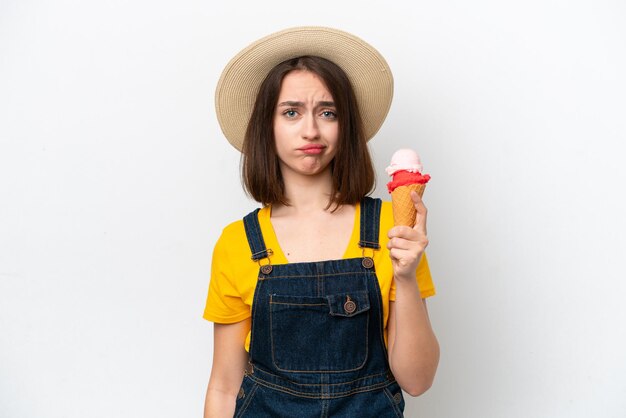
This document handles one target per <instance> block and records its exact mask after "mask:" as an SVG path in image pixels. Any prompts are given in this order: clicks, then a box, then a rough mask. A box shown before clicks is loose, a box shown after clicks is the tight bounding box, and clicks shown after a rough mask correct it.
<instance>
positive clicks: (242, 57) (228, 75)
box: [215, 26, 393, 151]
mask: <svg viewBox="0 0 626 418" xmlns="http://www.w3.org/2000/svg"><path fill="white" fill-rule="evenodd" d="M303 55H313V56H318V57H322V58H325V59H327V60H330V61H332V62H334V63H335V64H337V65H338V66H339V67H341V68H342V69H343V70H344V71H345V73H346V74H347V76H348V78H349V79H350V83H351V84H352V88H353V89H354V92H355V95H356V99H357V102H358V104H359V111H360V112H361V118H362V119H363V125H364V129H365V137H366V138H367V139H368V140H369V139H371V138H372V137H373V136H374V135H375V134H376V132H378V130H379V129H380V127H381V125H382V124H383V121H384V120H385V117H386V116H387V113H388V112H389V107H390V106H391V99H392V97H393V76H392V74H391V70H390V68H389V65H387V62H386V61H385V59H384V58H383V57H382V55H380V53H379V52H378V51H377V50H376V49H374V47H372V46H371V45H369V44H368V43H366V42H365V41H363V40H362V39H359V38H357V37H356V36H354V35H352V34H349V33H347V32H343V31H340V30H337V29H332V28H325V27H316V26H305V27H295V28H290V29H286V30H283V31H280V32H276V33H273V34H271V35H268V36H266V37H264V38H261V39H259V40H258V41H256V42H254V43H252V44H251V45H249V46H248V47H246V48H245V49H244V50H242V51H241V52H240V53H239V54H237V55H236V56H235V57H234V58H233V59H232V60H230V62H229V63H228V65H226V68H224V71H223V72H222V76H221V77H220V80H219V82H218V83H217V89H216V91H215V108H216V111H217V119H218V121H219V123H220V127H221V128H222V132H224V135H225V136H226V139H228V141H229V142H230V143H231V144H232V145H233V146H234V147H235V148H237V149H238V150H240V151H241V147H242V145H243V139H244V136H245V133H246V128H247V125H248V121H249V120H250V115H251V114H252V108H253V106H254V102H255V100H256V96H257V93H258V91H259V87H260V85H261V83H262V82H263V80H264V79H265V77H266V76H267V74H268V73H269V71H270V70H271V69H272V68H274V67H275V66H276V65H278V64H279V63H281V62H283V61H286V60H288V59H291V58H296V57H300V56H303Z"/></svg>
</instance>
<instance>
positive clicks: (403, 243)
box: [387, 231, 415, 250]
mask: <svg viewBox="0 0 626 418" xmlns="http://www.w3.org/2000/svg"><path fill="white" fill-rule="evenodd" d="M413 232H415V231H413ZM414 245H415V242H414V241H411V240H408V239H404V238H400V237H394V238H391V239H390V240H389V241H388V242H387V248H388V249H393V248H396V249H399V250H410V249H411V248H413V246H414Z"/></svg>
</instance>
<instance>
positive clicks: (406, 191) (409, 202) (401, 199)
mask: <svg viewBox="0 0 626 418" xmlns="http://www.w3.org/2000/svg"><path fill="white" fill-rule="evenodd" d="M425 189H426V185H425V184H419V183H415V184H407V185H406V186H398V187H396V188H395V189H394V191H393V192H391V205H392V208H393V223H394V225H407V226H410V227H413V225H415V215H417V210H416V209H415V205H414V204H413V199H411V192H412V191H413V190H415V191H416V192H417V194H419V195H420V197H422V195H423V194H424V190H425Z"/></svg>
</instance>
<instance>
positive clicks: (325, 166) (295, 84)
mask: <svg viewBox="0 0 626 418" xmlns="http://www.w3.org/2000/svg"><path fill="white" fill-rule="evenodd" d="M336 112H337V111H336V108H335V104H334V102H333V97H332V96H331V94H330V92H329V91H328V89H327V88H326V86H325V85H324V83H323V82H322V81H321V79H320V78H319V77H318V76H317V75H315V74H313V73H311V72H308V71H300V70H297V71H292V72H290V73H289V74H287V75H286V76H285V78H283V82H282V84H281V89H280V94H279V96H278V105H277V106H276V111H275V113H274V136H275V140H276V151H277V153H278V158H279V159H280V167H281V172H282V174H283V177H284V178H289V176H291V175H304V176H314V175H319V174H322V173H326V172H329V171H330V162H331V161H332V159H333V158H334V157H335V154H336V152H337V142H338V136H339V122H338V121H337V113H336Z"/></svg>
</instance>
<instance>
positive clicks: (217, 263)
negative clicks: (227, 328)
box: [203, 232, 250, 324]
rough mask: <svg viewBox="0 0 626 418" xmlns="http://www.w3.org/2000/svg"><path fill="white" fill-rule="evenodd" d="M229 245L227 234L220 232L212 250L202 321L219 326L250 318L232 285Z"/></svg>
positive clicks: (248, 310) (230, 248) (247, 308)
mask: <svg viewBox="0 0 626 418" xmlns="http://www.w3.org/2000/svg"><path fill="white" fill-rule="evenodd" d="M230 244H232V243H229V237H228V234H227V233H226V232H222V235H221V236H220V238H219V239H218V241H217V243H216V244H215V248H214V249H213V258H212V261H211V281H210V283H209V293H208V295H207V299H206V306H205V308H204V315H203V318H204V319H206V320H208V321H212V322H217V323H221V324H232V323H235V322H239V321H243V320H244V319H246V318H248V317H249V316H250V307H249V306H248V305H246V304H245V303H244V302H243V299H242V298H241V295H240V293H239V291H238V290H237V288H236V286H235V285H234V277H233V273H232V268H233V264H232V260H231V256H230V254H229V252H230V251H229V250H231V251H232V248H234V247H233V246H232V245H230Z"/></svg>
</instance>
